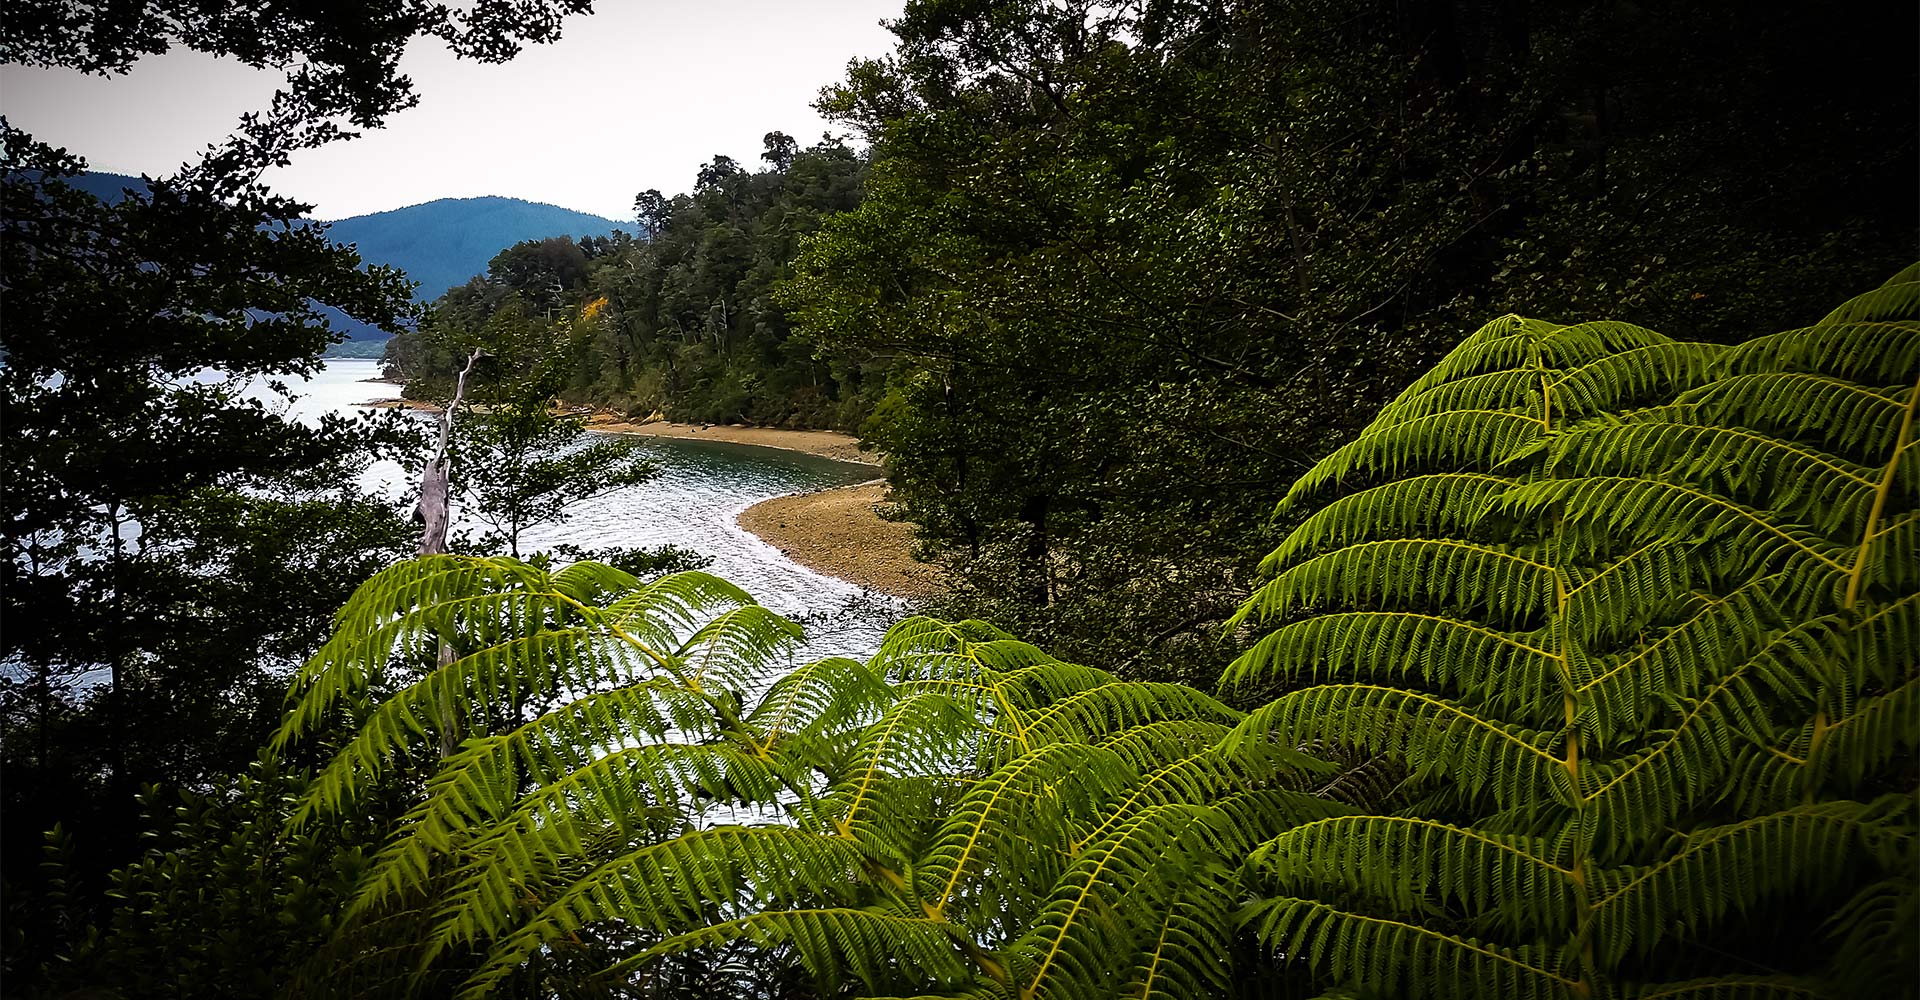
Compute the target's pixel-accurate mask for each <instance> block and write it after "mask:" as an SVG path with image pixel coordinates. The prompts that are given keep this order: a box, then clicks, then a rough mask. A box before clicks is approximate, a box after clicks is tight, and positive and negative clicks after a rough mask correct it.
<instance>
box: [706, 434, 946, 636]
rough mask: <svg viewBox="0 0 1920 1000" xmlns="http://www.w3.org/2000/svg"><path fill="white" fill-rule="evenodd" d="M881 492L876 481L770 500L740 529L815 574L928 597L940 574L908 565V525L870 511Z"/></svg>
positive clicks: (746, 516) (750, 511)
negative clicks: (756, 536)
mask: <svg viewBox="0 0 1920 1000" xmlns="http://www.w3.org/2000/svg"><path fill="white" fill-rule="evenodd" d="M790 433H806V432H790ZM886 493H887V485H886V484H885V483H883V482H879V481H877V480H876V481H874V482H870V483H860V484H859V485H856V486H842V487H840V488H839V489H832V490H822V491H820V492H818V493H802V494H798V495H795V496H785V497H774V498H773V499H771V500H762V501H761V502H759V503H757V504H754V505H753V506H751V507H748V508H747V509H746V510H745V511H743V512H741V514H740V526H741V527H743V528H745V529H747V530H748V531H751V532H753V533H754V534H756V535H759V536H760V537H761V538H763V539H765V540H766V541H767V543H768V544H770V545H772V546H773V547H775V548H777V549H779V550H780V551H781V552H783V553H785V554H786V556H787V558H789V559H792V560H793V561H794V562H797V563H799V564H800V565H802V566H805V567H807V568H808V569H811V570H813V571H814V572H816V573H824V574H826V575H828V576H832V577H838V578H840V579H842V580H846V581H848V582H849V583H854V584H858V585H859V586H862V587H866V588H867V589H869V590H876V591H879V592H880V593H883V594H892V595H894V596H895V597H906V598H922V597H931V596H933V595H934V594H937V593H939V592H940V589H941V588H940V574H939V571H937V570H935V569H934V568H933V567H932V566H928V565H926V564H925V563H919V562H915V561H914V560H913V555H912V551H913V526H912V525H910V524H906V523H904V522H900V521H888V520H884V519H882V518H881V517H880V515H879V514H878V513H876V512H875V507H876V506H877V505H879V504H881V503H882V502H884V501H885V499H886Z"/></svg>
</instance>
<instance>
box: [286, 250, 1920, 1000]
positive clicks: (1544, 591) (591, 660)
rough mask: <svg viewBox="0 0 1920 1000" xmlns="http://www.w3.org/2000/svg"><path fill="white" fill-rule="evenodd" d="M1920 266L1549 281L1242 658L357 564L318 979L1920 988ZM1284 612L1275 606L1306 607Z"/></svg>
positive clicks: (323, 787)
mask: <svg viewBox="0 0 1920 1000" xmlns="http://www.w3.org/2000/svg"><path fill="white" fill-rule="evenodd" d="M1916 278H1920V273H1916V272H1911V271H1910V272H1908V273H1905V274H1902V275H1901V276H1899V277H1898V278H1896V279H1895V280H1894V281H1893V282H1890V283H1889V284H1888V285H1887V286H1885V287H1884V288H1882V289H1880V290H1878V291H1876V292H1873V293H1870V294H1868V295H1865V296H1862V297H1861V298H1859V299H1856V300H1854V301H1853V302H1850V303H1848V304H1847V305H1845V306H1843V307H1842V308H1840V309H1839V310H1836V311H1835V312H1834V313H1833V314H1832V315H1830V316H1828V317H1827V318H1826V319H1824V320H1822V321H1821V322H1820V323H1818V324H1816V325H1815V326H1813V327H1810V328H1808V329H1804V330H1797V331H1792V332H1789V333H1784V334H1778V335H1774V336H1768V337H1762V338H1759V339H1757V340H1753V341H1751V342H1749V343H1747V344H1745V345H1743V346H1740V347H1734V348H1725V347H1719V346H1712V345H1702V344H1691V343H1684V342H1679V341H1674V340H1671V339H1668V338H1666V337H1663V336H1661V335H1659V334H1656V333H1653V332H1651V331H1648V330H1643V329H1639V328H1637V327H1633V326H1629V325H1624V324H1617V323H1589V324H1581V325H1575V326H1560V325H1555V324H1550V323H1542V322H1538V321H1532V320H1524V319H1519V318H1517V317H1507V318H1503V319H1500V320H1496V321H1495V322H1493V323H1491V324H1489V325H1488V326H1486V327H1485V328H1483V329H1482V330H1480V331H1479V332H1478V333H1476V334H1475V335H1473V336H1472V337H1470V338H1469V339H1468V340H1467V341H1466V342H1464V343H1463V344H1462V345H1461V346H1460V347H1459V348H1458V349H1456V350H1455V351H1454V352H1453V353H1452V354H1450V355H1449V356H1448V357H1447V358H1446V359H1445V360H1444V361H1443V362H1441V364H1440V365H1438V366H1437V367H1436V368H1435V369H1434V370H1433V371H1431V372H1430V373H1429V374H1428V375H1427V376H1425V377H1424V378H1422V379H1421V380H1419V381H1418V382H1417V383H1415V384H1414V385H1413V386H1412V387H1410V388H1409V389H1408V390H1407V391H1406V392H1405V393H1403V394H1402V395H1401V396H1400V397H1399V398H1398V399H1397V400H1396V401H1395V402H1394V403H1392V404H1391V405H1390V406H1389V407H1387V408H1386V409H1385V410H1383V411H1382V412H1381V414H1380V416H1379V418H1378V420H1377V421H1376V422H1375V423H1374V424H1373V426H1372V427H1371V428H1370V429H1368V430H1367V431H1366V432H1365V433H1364V434H1363V435H1362V436H1360V437H1359V438H1358V439H1357V440H1355V441H1354V442H1353V443H1351V444H1350V445H1348V446H1346V447H1344V448H1342V449H1341V450H1339V451H1338V452H1336V453H1335V454H1333V455H1331V456H1329V457H1328V458H1327V459H1325V460H1324V461H1322V462H1320V463H1319V464H1318V465H1317V466H1315V467H1314V468H1313V470H1312V471H1311V472H1310V473H1308V474H1307V475H1306V476H1304V477H1302V478H1301V479H1300V481H1299V482H1298V484H1297V485H1296V486H1295V487H1294V489H1293V491H1292V492H1291V493H1290V494H1289V496H1288V497H1287V498H1286V500H1285V501H1284V503H1285V504H1286V505H1289V506H1291V507H1295V508H1302V509H1304V508H1308V507H1314V508H1317V509H1315V510H1314V511H1313V512H1312V513H1311V515H1310V516H1307V517H1306V518H1305V519H1304V521H1303V522H1302V524H1301V526H1300V527H1299V528H1298V529H1297V530H1296V531H1294V532H1293V534H1292V535H1291V536H1290V537H1289V538H1288V539H1287V540H1286V541H1285V542H1284V543H1283V544H1282V545H1281V546H1280V548H1279V549H1277V550H1276V551H1275V552H1274V553H1273V554H1272V556H1271V557H1270V559H1269V561H1268V564H1267V569H1268V571H1269V572H1270V573H1271V580H1270V582H1268V583H1267V584H1266V585H1265V586H1264V587H1262V589H1260V590H1259V591H1258V592H1257V593H1256V594H1255V595H1254V596H1253V598H1252V600H1250V601H1249V602H1248V604H1247V605H1246V608H1245V610H1244V611H1243V613H1242V618H1241V624H1242V626H1243V627H1247V628H1255V627H1268V628H1270V631H1268V632H1267V633H1266V634H1265V635H1264V637H1262V638H1261V639H1260V641H1259V642H1258V643H1257V644H1256V645H1255V646H1254V648H1253V649H1252V651H1251V652H1250V653H1249V654H1248V655H1247V656H1245V657H1243V658H1242V659H1241V660H1240V661H1239V662H1238V663H1236V664H1235V667H1234V669H1233V671H1232V672H1231V673H1230V674H1229V677H1228V682H1229V684H1230V685H1231V686H1232V689H1233V690H1232V691H1231V692H1229V693H1230V695H1232V697H1233V699H1234V703H1235V704H1253V705H1256V706H1258V707H1256V708H1255V709H1254V710H1253V711H1252V712H1250V713H1246V714H1243V713H1242V712H1240V711H1238V710H1236V709H1235V708H1233V707H1230V705H1229V704H1227V703H1226V702H1223V701H1221V700H1217V699H1216V698H1214V697H1212V696H1209V695H1207V694H1205V693H1202V692H1200V691H1197V690H1194V689H1192V688H1188V687H1184V686H1181V685H1176V684H1153V683H1140V682H1123V681H1120V680H1118V679H1116V678H1115V677H1114V676H1113V675H1112V674H1110V673H1108V672H1106V671H1103V670H1098V669H1094V668H1090V667H1084V666H1077V665H1073V664H1070V663H1065V662H1061V661H1059V660H1056V659H1054V658H1052V657H1050V656H1048V655H1046V654H1045V653H1043V652H1042V651H1041V650H1039V649H1037V648H1035V647H1033V646H1031V645H1028V644H1025V643H1022V642H1019V641H1017V640H1015V639H1013V638H1011V637H1010V636H1008V635H1006V634H1005V633H1003V632H1000V631H999V630H997V629H995V628H993V627H992V626H989V625H986V624H984V623H981V622H974V621H969V622H961V623H958V624H947V623H942V622H938V621H933V620H931V619H926V618H915V619H910V620H908V621H906V622H903V623H901V624H900V625H899V626H897V627H895V628H894V629H893V630H892V631H891V632H890V633H889V635H888V637H887V639H886V641H885V644H884V646H883V648H882V649H881V651H880V652H879V654H878V655H877V656H876V657H874V658H873V659H872V660H871V661H870V662H868V663H859V662H856V661H853V660H848V659H828V660H823V661H820V662H817V663H812V664H808V665H805V666H802V667H799V668H797V669H792V670H781V669H779V668H778V664H779V662H780V659H781V657H782V654H783V651H784V650H785V649H786V648H787V647H788V645H789V644H790V643H791V642H792V641H793V640H794V639H796V638H797V637H798V630H797V629H796V628H794V627H793V626H792V625H791V624H790V623H788V622H785V621H784V620H782V619H780V618H779V617H778V616H775V615H773V614H772V613H770V612H768V611H766V610H765V609H763V608H760V607H759V606H757V605H755V604H753V603H752V601H751V600H750V599H749V598H748V597H747V596H746V595H745V594H742V593H740V592H739V591H738V590H736V589H734V588H732V587H731V586H729V585H727V584H725V583H723V582H721V581H719V580H716V579H714V578H712V577H709V576H705V575H703V574H697V573H692V574H681V575H679V576H673V577H668V578H666V579H663V580H660V581H658V582H655V583H653V584H648V585H642V584H640V583H639V582H638V581H636V580H635V579H634V578H632V577H630V576H627V575H626V574H624V573H621V572H619V571H617V570H612V569H609V568H607V567H604V566H597V565H594V564H590V563H581V564H576V565H574V566H572V567H569V568H567V569H565V570H562V571H559V572H556V573H548V572H546V571H544V570H541V569H539V568H536V567H532V566H528V565H525V564H522V563H518V562H515V561H512V560H505V559H497V560H474V559H463V558H453V557H440V558H433V559H426V560H420V561H416V562H413V563H408V564H405V565H402V566H398V567H395V568H394V569H392V570H389V571H387V572H386V573H383V574H382V575H380V576H379V577H376V578H375V579H374V580H373V581H371V582H370V583H368V584H367V585H366V586H365V587H364V588H362V590H361V592H360V593H359V594H358V595H357V596H356V597H355V598H354V600H353V602H352V603H351V604H350V605H349V606H348V607H347V608H346V609H345V610H344V611H343V612H342V614H341V616H340V619H339V630H338V632H337V634H336V636H335V637H334V639H333V640H332V641H331V642H329V643H328V645H327V646H326V647H325V648H324V649H323V650H322V651H321V652H320V653H319V654H318V655H317V656H316V657H315V658H314V659H313V661H312V662H311V663H309V664H308V665H307V667H306V668H305V669H304V671H303V672H302V674H301V676H300V677H299V678H298V680H297V684H296V692H297V695H298V699H299V701H298V704H297V705H296V706H295V708H294V709H293V711H292V712H291V713H290V714H289V716H288V719H287V722H286V725H285V728H284V730H283V732H282V734H281V737H280V740H279V743H280V746H281V747H282V748H283V749H284V748H286V747H288V746H291V745H293V744H295V743H296V742H301V741H310V740H311V739H313V738H315V737H314V735H313V734H324V733H327V732H334V731H339V728H340V727H339V726H338V725H337V723H338V722H340V721H341V720H342V719H345V720H348V723H349V724H348V726H347V727H346V729H347V731H350V732H352V733H354V735H353V736H352V737H351V738H350V739H348V740H346V741H345V742H344V743H342V744H340V745H338V746H332V747H328V748H327V752H328V754H329V755H330V763H329V764H327V765H326V767H325V768H324V769H323V770H322V771H321V772H320V773H319V775H318V776H317V777H316V778H315V780H314V781H313V782H312V783H311V784H310V785H309V786H308V792H307V794H306V796H305V798H304V800H303V802H302V804H301V805H300V807H299V809H298V811H297V813H296V816H295V819H294V821H293V823H294V825H295V826H301V825H310V824H315V823H333V822H336V821H337V820H338V818H339V817H342V816H348V815H352V813H353V810H354V808H355V803H356V802H357V801H358V800H359V799H360V798H361V797H362V796H366V795H369V794H375V793H382V794H391V790H392V788H393V787H394V786H395V785H396V783H397V784H399V785H401V786H403V787H404V786H406V781H405V780H404V779H405V776H407V775H425V777H424V779H423V781H421V782H419V783H417V784H415V785H413V786H412V787H414V788H415V789H416V791H415V792H414V793H413V795H414V797H413V805H412V807H411V808H410V810H409V811H408V812H407V813H406V815H405V816H404V818H403V820H402V821H401V823H400V827H399V831H398V832H397V834H396V835H395V836H394V837H393V838H391V840H390V841H389V842H388V843H387V844H386V845H385V846H384V848H383V849H382V850H381V851H380V852H379V853H378V855H377V856H376V857H374V858H373V859H372V860H371V862H370V863H369V864H368V866H367V873H366V875H365V876H364V877H363V878H362V879H361V880H360V882H359V884H358V887H357V889H356V890H355V892H356V895H355V899H354V901H353V903H352V905H351V906H350V907H349V909H348V911H347V912H346V913H345V914H344V915H343V919H342V921H341V924H340V926H341V931H340V933H339V934H337V935H336V936H335V939H334V941H333V944H332V946H331V948H330V949H329V950H327V951H326V952H324V953H322V954H321V955H319V956H317V957H316V958H315V960H314V966H313V969H312V970H311V972H310V975H309V976H308V981H309V985H311V986H312V987H313V990H312V991H313V992H333V993H340V994H350V995H393V994H397V993H412V994H416V995H449V994H457V995H465V996H480V995H485V994H489V993H502V992H505V993H510V994H563V995H570V994H571V993H572V992H574V991H576V990H587V989H607V990H611V991H613V992H616V993H620V994H623V995H626V994H631V995H668V994H673V995H697V994H700V993H702V992H704V993H706V994H707V995H718V996H725V995H757V996H774V995H790V996H813V995H922V996H934V995H938V996H980V997H1018V998H1021V1000H1028V998H1039V997H1067V998H1071V997H1087V998H1094V997H1113V996H1135V997H1201V996H1223V995H1255V994H1259V995H1285V996H1303V997H1311V996H1323V995H1325V996H1359V997H1476V998H1477V997H1519V998H1534V997H1540V998H1549V997H1551V998H1588V997H1602V998H1620V1000H1626V998H1649V1000H1650V998H1654V997H1662V998H1678V997H1700V998H1707V997H1727V998H1732V997H1740V998H1747V997H1754V998H1758V997H1807V996H1832V997H1841V996H1862V995H1874V996H1879V995H1901V994H1911V992H1912V989H1913V983H1912V981H1911V979H1910V978H1909V977H1910V974H1911V972H1912V970H1913V968H1914V967H1915V965H1914V963H1915V959H1916V955H1915V940H1916V934H1915V930H1916V926H1917V923H1920V922H1917V921H1916V916H1917V915H1920V893H1917V892H1916V879H1915V861H1916V854H1915V847H1916V845H1915V837H1916V827H1917V825H1920V824H1917V823H1916V815H1915V798H1914V793H1915V785H1916V781H1915V770H1914V768H1915V759H1914V756H1913V743H1914V741H1915V738H1916V735H1920V717H1917V716H1920V704H1917V703H1916V697H1917V692H1920V676H1917V675H1920V670H1917V669H1916V659H1915V656H1916V654H1915V649H1916V646H1920V641H1917V640H1920V596H1917V595H1916V591H1917V590H1920V558H1917V557H1916V556H1920V551H1917V549H1920V546H1917V545H1916V543H1917V542H1920V539H1917V538H1916V534H1915V533H1916V531H1920V510H1917V508H1920V454H1917V450H1916V445H1915V443H1914V442H1915V438H1916V434H1917V430H1920V429H1917V428H1916V422H1915V407H1916V395H1917V393H1916V387H1915V380H1916V378H1917V377H1920V283H1916ZM1256 623H1258V624H1256Z"/></svg>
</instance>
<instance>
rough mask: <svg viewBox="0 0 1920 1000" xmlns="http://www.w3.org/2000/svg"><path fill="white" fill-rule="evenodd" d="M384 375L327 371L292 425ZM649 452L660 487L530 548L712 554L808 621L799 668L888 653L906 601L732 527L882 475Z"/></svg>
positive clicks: (376, 390) (602, 505) (364, 390)
mask: <svg viewBox="0 0 1920 1000" xmlns="http://www.w3.org/2000/svg"><path fill="white" fill-rule="evenodd" d="M377 374H378V365H377V364H376V363H374V362H371V361H353V360H335V361H328V362H327V363H326V368H325V370H324V371H322V372H321V373H320V375H319V376H317V377H316V378H314V379H313V380H312V381H310V382H307V383H304V384H301V383H295V384H294V385H293V386H292V387H291V388H293V390H294V391H295V392H297V393H299V395H300V398H299V399H298V400H297V401H296V402H295V403H294V404H293V406H292V408H291V409H290V411H289V415H290V416H293V417H296V418H299V419H305V420H312V419H317V418H318V417H319V416H320V415H321V414H323V413H328V412H334V413H352V412H356V411H357V410H358V409H359V408H360V405H361V404H363V403H365V402H367V401H368V400H372V399H378V398H382V397H392V396H397V395H399V387H398V386H395V385H388V384H383V383H373V382H368V381H365V380H368V379H372V378H374V377H375V376H376V375H377ZM645 447H646V449H647V451H648V452H649V454H651V455H652V456H653V457H654V459H655V461H657V462H658V463H659V464H660V465H661V466H662V472H661V475H660V476H659V477H658V478H656V479H654V480H653V481H651V482H647V483H642V484H640V485H639V486H634V487H629V488H627V489H623V490H620V491H618V492H615V493H611V494H608V495H607V496H604V497H600V498H598V499H595V500H590V501H587V502H585V503H581V504H579V505H577V506H576V507H574V508H573V509H572V511H571V515H570V516H569V518H568V519H567V521H566V522H564V523H561V524H543V525H536V526H535V527H533V528H530V529H528V530H526V531H525V532H523V533H522V534H521V538H520V547H521V550H522V551H531V550H535V549H539V548H541V547H544V546H551V545H554V544H556V543H560V542H569V543H572V544H574V545H580V546H584V547H588V548H602V547H606V546H610V545H648V546H653V545H666V544H673V545H678V546H680V547H682V548H686V549H692V550H693V551H695V552H700V553H703V554H705V555H709V556H712V557H713V565H712V566H711V567H709V570H710V572H713V573H715V574H717V575H719V576H722V577H724V578H726V579H728V580H731V581H732V582H733V583H735V584H737V585H738V586H740V587H741V588H742V589H744V590H746V591H747V592H748V593H750V594H752V595H753V596H754V598H755V599H756V600H758V601H759V602H760V603H762V604H765V605H766V606H768V607H770V608H772V609H774V610H776V611H778V612H780V613H781V614H784V615H787V616H789V617H800V616H804V617H805V618H806V620H807V626H808V627H807V631H808V635H809V639H810V641H809V643H808V646H807V648H806V649H805V650H804V651H802V652H801V653H800V654H799V655H800V657H801V658H804V659H811V658H816V657H819V656H826V655H833V654H841V655H851V656H858V657H862V658H864V657H866V656H867V655H869V654H871V653H872V652H873V651H874V650H875V649H876V648H878V646H879V644H880V636H881V634H882V633H883V632H884V631H885V630H886V626H887V625H888V624H889V623H890V622H891V620H892V619H894V618H896V617H898V615H899V614H900V605H899V603H898V602H896V601H893V600H890V599H887V598H876V597H873V596H871V595H866V596H864V597H863V593H862V591H861V590H860V588H858V587H855V586H854V585H852V584H850V583H846V582H844V581H841V580H836V579H833V578H831V577H826V576H821V575H820V574H818V573H815V572H813V571H812V570H809V569H807V568H805V567H803V566H800V565H799V564H797V563H795V562H793V561H792V560H791V559H788V558H787V557H785V556H783V555H781V554H780V551H779V550H778V549H775V548H774V547H773V546H771V545H768V544H767V543H765V542H763V541H761V540H760V539H759V538H758V537H756V536H754V535H753V534H751V533H749V532H747V531H746V530H745V529H743V528H741V527H740V526H739V525H738V524H736V523H735V522H734V518H736V517H737V516H738V515H739V513H740V512H741V511H743V510H745V509H746V508H747V507H749V506H751V505H752V504H755V503H758V502H759V501H761V500H765V499H767V498H769V497H776V496H781V495H783V494H787V493H797V492H803V491H807V490H818V489H825V488H828V487H833V486H844V485H847V484H849V483H857V482H861V481H863V480H867V479H872V478H873V477H874V476H875V475H877V474H878V470H876V469H874V468H873V467H872V466H866V465H857V464H853V463H848V462H836V461H833V460H831V459H824V458H815V457H813V456H811V455H804V454H800V453H798V452H789V451H782V450H778V449H773V448H759V447H754V446H751V445H738V444H729V443H726V442H721V441H711V442H708V441H679V440H659V439H647V440H646V444H645ZM406 471H408V470H402V469H400V468H398V467H386V468H380V467H376V468H374V469H372V470H370V471H369V473H368V479H369V482H370V484H372V485H375V486H377V487H379V488H382V489H385V490H388V491H389V492H393V493H395V494H396V495H398V494H399V492H400V491H401V490H402V489H403V488H404V483H405V480H406V475H405V473H406ZM416 471H417V470H416ZM454 520H455V523H456V525H457V526H465V527H475V526H477V525H474V524H473V523H472V522H470V521H467V520H464V519H462V518H461V516H460V511H459V509H458V507H457V506H456V508H455V510H454Z"/></svg>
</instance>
